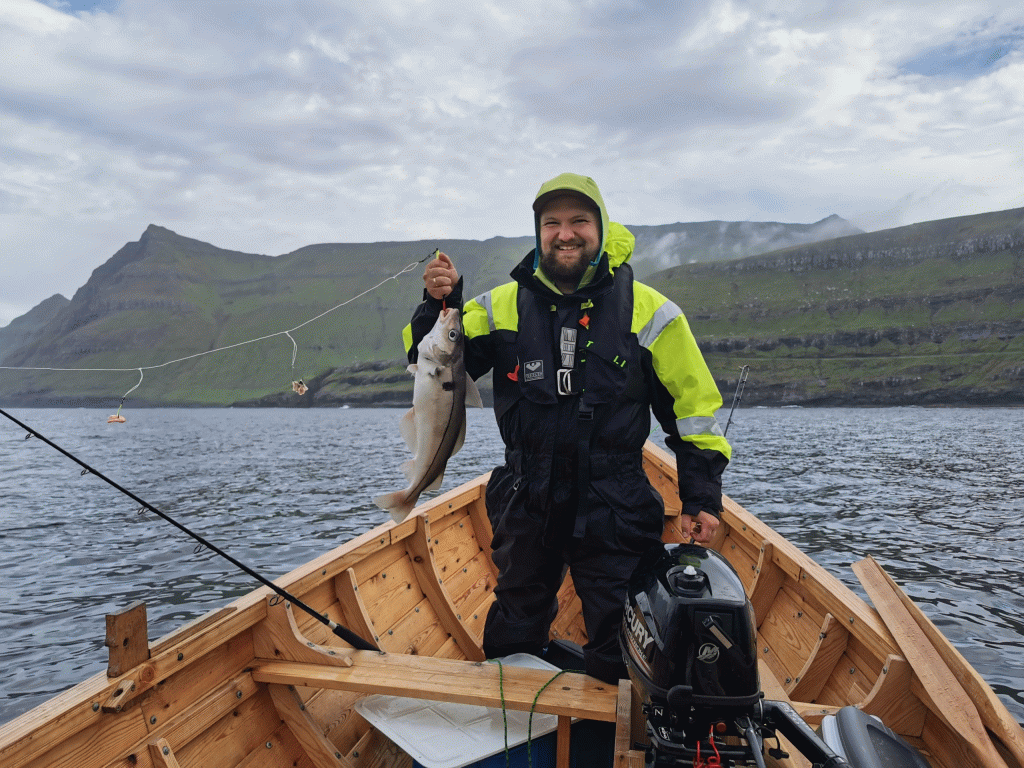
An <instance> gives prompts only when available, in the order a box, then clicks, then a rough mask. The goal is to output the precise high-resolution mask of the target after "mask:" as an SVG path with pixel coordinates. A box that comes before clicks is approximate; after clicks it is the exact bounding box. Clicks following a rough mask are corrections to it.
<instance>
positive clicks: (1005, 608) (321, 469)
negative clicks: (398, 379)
mask: <svg viewBox="0 0 1024 768" xmlns="http://www.w3.org/2000/svg"><path fill="white" fill-rule="evenodd" d="M13 414H14V415H15V416H16V417H17V418H19V419H21V420H22V421H24V422H26V423H27V424H29V425H31V426H32V427H33V428H35V429H37V430H39V431H40V432H41V433H42V434H44V435H46V436H47V437H48V438H50V439H51V440H53V441H54V442H56V443H58V444H60V445H61V446H62V447H64V448H65V449H66V450H68V451H70V452H72V453H74V454H76V455H78V456H79V457H80V458H82V459H83V460H84V461H86V462H87V463H89V464H91V465H92V466H94V467H95V468H96V469H97V470H99V471H101V472H103V473H104V474H107V475H108V476H109V477H111V478H112V479H113V480H115V481H117V482H118V483H120V484H121V485H123V486H125V487H127V488H128V489H129V490H131V491H133V492H134V493H135V494H136V495H138V496H140V497H141V498H143V499H145V500H146V501H148V502H149V503H151V504H153V505H154V506H156V507H157V508H159V509H161V510H163V511H164V512H166V513H167V514H169V515H171V516H172V517H175V518H176V519H178V520H179V521H180V522H182V523H184V524H185V525H187V526H189V527H191V528H192V529H194V530H195V531H197V532H198V533H200V534H201V535H203V536H205V537H206V538H208V539H209V540H211V541H212V542H214V543H216V544H217V545H219V546H221V547H223V548H224V549H226V550H227V551H228V552H230V553H231V554H232V555H234V556H235V557H236V558H238V559H239V560H241V561H243V562H245V563H247V564H248V565H250V566H251V567H253V568H254V569H256V570H257V571H259V572H261V573H262V574H263V575H265V576H267V577H268V578H276V577H277V576H280V575H282V574H284V573H287V572H288V571H290V570H292V569H293V568H295V567H297V566H299V565H301V564H302V563H304V562H306V561H307V560H309V559H311V558H313V557H314V556H316V555H319V554H321V553H323V552H324V551H326V550H328V549H330V548H332V547H334V546H336V545H338V544H340V543H342V542H344V541H345V540H347V539H349V538H351V537H352V536H353V535H354V534H357V533H361V532H363V531H365V530H367V529H369V528H371V527H373V526H374V525H377V524H379V523H381V522H383V521H384V520H385V519H387V514H386V513H384V512H381V511H380V510H378V509H377V508H376V507H375V506H374V505H373V503H372V502H371V498H372V497H373V496H374V495H376V494H378V493H381V492H383V491H388V490H394V489H397V488H399V487H402V486H404V482H403V481H402V479H401V474H400V472H399V470H398V465H399V464H400V463H401V462H402V461H403V460H405V458H407V451H406V449H405V446H404V444H403V443H402V441H401V439H400V438H399V437H398V429H397V425H398V419H399V418H400V416H401V414H402V410H399V409H367V410H362V409H337V410H326V409H315V410H274V409H268V410H249V409H245V410H232V409H222V410H178V409H157V410H132V409H128V410H127V411H126V412H125V415H126V416H127V418H128V422H127V423H126V424H122V425H107V424H106V417H107V412H105V411H97V410H27V409H25V410H22V409H19V410H16V411H14V412H13ZM724 416H725V414H724V413H723V414H722V417H723V423H724ZM659 434H660V433H659ZM1022 434H1024V410H1013V409H942V410H939V409H920V408H893V409H877V410H870V409H865V410H861V409H856V410H855V409H786V408H784V409H758V408H755V409H744V410H740V411H737V413H736V415H735V416H734V418H733V423H732V426H731V427H730V429H729V437H730V439H731V440H732V443H733V446H734V456H733V462H732V464H731V465H730V467H729V469H728V470H727V474H726V481H725V491H726V493H727V494H729V495H730V496H732V497H733V498H734V499H735V500H736V501H738V502H739V503H740V504H742V505H743V506H745V507H746V508H747V509H749V510H750V511H752V512H754V513H755V514H757V515H758V516H760V517H761V518H762V519H764V520H766V521H767V522H768V523H770V524H771V525H772V526H774V527H775V528H776V529H777V530H778V531H779V532H780V533H782V534H784V535H785V536H787V537H788V538H789V539H790V540H791V541H793V542H794V543H795V544H796V545H798V546H800V547H801V548H802V549H803V550H804V551H806V552H808V553H809V554H810V555H811V556H812V557H814V558H815V559H816V560H818V562H820V563H822V564H823V565H825V566H826V567H827V568H829V569H830V570H831V571H832V572H833V573H835V574H836V575H837V576H838V577H839V578H840V579H841V580H842V581H843V582H845V583H846V584H847V585H849V586H850V587H851V588H853V589H854V590H855V591H856V592H858V593H859V594H861V595H862V596H863V595H864V593H863V590H862V589H861V588H860V586H859V584H858V582H857V579H856V577H855V576H854V575H853V573H852V571H851V570H850V568H849V565H850V564H851V563H853V562H855V561H857V560H860V559H861V558H863V557H864V556H866V555H869V554H870V555H873V556H874V557H875V558H876V559H877V560H878V561H879V562H881V563H882V565H883V566H884V567H885V568H886V570H887V571H888V572H889V573H890V574H891V575H892V576H893V578H895V579H896V581H897V582H899V583H900V584H901V585H902V586H903V588H904V589H905V590H906V591H907V592H908V593H909V594H910V595H911V596H912V597H913V598H914V599H915V600H916V601H917V602H918V603H919V604H920V605H921V606H922V607H923V608H924V610H925V612H926V613H928V614H929V616H930V617H931V618H932V620H933V621H934V622H935V623H936V624H938V626H939V627H940V628H941V629H942V630H943V631H944V632H945V634H946V635H947V636H948V637H949V638H950V639H951V640H952V641H953V642H954V644H956V645H957V647H958V648H959V649H960V650H961V652H962V653H963V654H964V655H965V656H966V657H967V659H968V660H969V661H970V662H971V663H972V664H973V665H974V666H975V668H977V669H978V670H979V671H980V672H981V673H982V675H983V676H984V677H985V678H986V679H987V680H988V681H989V682H990V683H991V684H992V686H993V687H994V688H995V689H996V691H997V692H998V693H999V694H1000V696H1001V698H1002V699H1003V701H1004V702H1005V703H1006V705H1007V706H1008V707H1009V709H1010V711H1011V712H1012V713H1013V714H1014V715H1015V716H1016V717H1017V719H1018V720H1022V721H1024V693H1022V691H1024V576H1022V572H1021V569H1022V562H1021V561H1022V554H1024V549H1022V545H1021V542H1022V540H1024V472H1022V471H1021V468H1022V466H1024V439H1022V438H1021V435H1022ZM656 437H657V435H656ZM500 457H501V448H500V445H499V443H498V439H497V430H496V428H495V426H494V419H493V416H492V415H491V413H490V411H479V410H473V411H472V412H471V413H470V427H469V435H468V438H467V442H466V447H465V448H464V449H463V451H462V452H461V453H459V454H458V455H457V456H456V457H455V459H454V460H453V462H452V464H451V466H450V467H449V472H448V475H447V477H446V478H445V483H444V490H448V489H450V488H453V487H455V485H457V484H458V483H461V482H464V481H466V480H469V479H471V478H473V477H475V476H477V475H478V474H480V473H482V472H485V471H487V470H489V469H491V468H492V467H493V466H494V465H495V464H496V463H497V462H499V461H500ZM193 547H194V543H193V542H191V541H190V540H188V539H187V538H186V537H185V536H184V534H181V533H180V532H178V531H177V530H176V529H174V528H173V527H172V526H170V525H169V524H167V523H166V522H164V521H162V520H160V519H159V518H157V517H155V516H154V515H151V514H146V515H140V514H138V513H137V505H136V504H135V503H134V502H132V501H131V500H130V499H128V498H126V497H124V496H122V495H121V494H119V493H118V492H117V491H115V490H114V489H113V488H111V487H110V486H108V485H106V484H105V483H103V482H102V481H100V480H99V479H98V478H96V477H94V476H91V475H86V476H82V475H81V474H80V469H79V467H78V466H77V465H76V464H74V463H73V462H71V461H70V460H69V459H67V458H65V457H63V456H61V455H60V454H59V453H57V452H56V451H54V450H53V449H52V448H50V447H49V446H47V445H45V444H44V443H42V442H41V441H39V440H36V439H30V440H26V439H25V434H24V432H23V431H22V430H20V429H19V428H18V427H17V426H16V425H14V424H13V423H11V422H9V421H8V420H6V419H4V418H2V417H0V722H6V721H7V720H9V719H11V718H13V717H15V716H16V715H18V714H20V713H22V712H25V711H27V710H28V709H30V708H32V707H33V706H35V705H37V704H40V703H42V702H43V701H45V700H46V699H48V698H50V697H51V696H53V695H54V694H56V693H58V692H60V691H62V690H65V689H66V688H68V687H70V686H71V685H73V684H75V683H77V682H79V681H81V680H83V679H85V678H86V677H88V676H91V675H93V674H95V673H97V672H100V671H102V670H104V669H105V668H106V649H105V648H104V647H103V639H104V634H105V624H104V615H105V614H107V613H113V612H116V611H119V610H122V609H124V608H125V607H127V606H128V605H130V604H131V603H133V602H134V601H136V600H143V601H145V602H146V604H147V610H148V613H149V621H150V638H151V639H154V640H155V639H156V638H158V637H160V636H162V635H164V634H166V633H168V632H169V631H171V630H172V629H174V628H175V627H176V626H178V625H179V624H181V623H183V622H185V621H188V620H190V619H192V618H195V617H196V616H199V615H201V614H203V613H205V612H206V611H209V610H212V609H214V608H216V607H219V606H221V605H222V604H224V603H226V602H228V601H230V600H232V599H234V598H235V597H237V596H239V595H241V594H244V593H246V592H248V591H250V590H251V589H253V588H254V587H256V586H258V585H257V584H256V583H254V582H253V581H252V580H251V579H250V578H249V577H248V576H246V575H245V574H243V573H239V572H237V571H235V570H234V568H233V566H232V565H231V564H230V563H228V562H227V561H225V560H222V559H221V558H219V557H217V556H216V555H214V554H212V553H210V552H203V553H200V554H198V555H197V554H194V553H193Z"/></svg>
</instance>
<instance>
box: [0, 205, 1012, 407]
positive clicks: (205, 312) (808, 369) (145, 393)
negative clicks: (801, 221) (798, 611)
mask: <svg viewBox="0 0 1024 768" xmlns="http://www.w3.org/2000/svg"><path fill="white" fill-rule="evenodd" d="M1022 217H1024V209H1022V210H1015V211H1003V212H999V213H991V214H983V215H979V216H970V217H962V218H958V219H946V220H942V221H938V222H927V223H925V224H916V225H913V226H910V227H901V228H899V229H893V230H886V231H884V232H875V233H869V234H865V233H859V234H852V235H851V234H848V233H849V232H851V231H854V230H853V228H852V227H850V226H849V225H848V224H847V223H846V222H843V221H842V220H841V219H838V217H829V218H828V219H825V220H823V221H822V222H817V223H816V224H812V225H782V224H774V223H771V222H767V223H765V222H762V223H751V222H742V223H729V222H703V223H698V224H677V225H665V226H663V227H631V229H632V230H633V231H634V232H635V233H636V235H637V252H636V255H635V256H634V261H635V263H636V266H637V270H638V272H641V273H642V272H644V271H646V270H648V269H650V268H652V267H654V266H657V265H659V264H662V263H665V260H668V263H674V264H676V265H677V266H674V267H672V268H671V269H668V270H664V271H660V272H655V273H653V274H651V275H650V276H649V277H648V278H647V282H650V283H651V284H652V285H654V286H655V287H657V288H658V289H659V290H662V291H663V292H664V293H665V294H666V295H667V296H669V297H670V298H672V299H673V300H674V301H675V302H676V303H677V304H679V305H680V306H681V307H682V308H683V310H684V312H686V314H687V316H688V318H689V320H690V323H691V326H692V327H693V329H694V333H695V334H696V335H697V337H698V339H699V341H700V343H701V345H702V348H703V349H704V351H705V355H706V356H707V359H708V362H709V365H710V366H711V369H712V372H713V373H714V374H715V375H716V377H717V378H718V379H719V382H720V386H721V387H722V390H723V395H724V397H725V400H726V403H727V404H728V402H729V401H730V399H731V397H732V391H733V387H734V386H735V380H736V374H737V372H738V370H739V368H740V366H741V365H749V366H750V380H749V383H748V385H747V389H746V394H745V397H744V404H755V403H793V404H824V403H856V404H875V403H877V404H881V403H897V402H899V403H903V402H908V403H953V402H972V403H1002V402H1020V400H1021V397H1022V382H1024V365H1022V362H1021V358H1022V355H1021V349H1020V343H1019V342H1018V338H1019V336H1020V330H1021V328H1022V326H1024V313H1022V309H1021V306H1022V305H1021V304H1020V303H1019V302H1018V298H1019V296H1020V293H1021V271H1020V267H1021V265H1020V263H1019V262H1020V258H1021V253H1022V247H1024V246H1022V243H1024V234H1022V230H1024V224H1022ZM836 233H840V234H843V233H846V236H843V237H833V238H832V239H829V240H825V241H821V242H818V243H815V244H806V243H807V239H808V238H811V237H815V236H827V235H830V234H833V235H834V234H836ZM780 243H804V244H802V245H795V246H793V247H789V248H786V249H784V250H775V251H772V252H771V253H766V254H762V255H757V256H751V255H747V256H746V257H745V258H741V259H733V260H729V261H706V260H707V259H712V258H715V257H716V256H718V257H720V256H723V255H729V254H733V253H737V252H739V253H742V254H750V253H757V252H758V251H759V250H760V249H761V248H764V247H768V246H770V245H771V244H775V245H778V244H780ZM684 245H685V247H684ZM436 247H439V248H441V249H442V250H444V251H445V252H446V253H449V254H450V255H452V257H453V258H454V259H455V260H456V263H457V265H458V267H459V269H460V272H461V273H462V274H463V276H464V277H465V279H466V283H467V285H466V294H467V295H468V296H472V295H476V294H477V293H480V292H482V291H484V290H486V289H487V288H489V287H491V286H493V285H495V284H497V283H499V282H503V281H504V280H506V279H507V275H508V272H509V270H510V269H511V267H512V266H513V265H514V263H515V262H516V261H518V260H519V259H520V258H521V257H522V255H523V254H524V253H526V252H527V251H528V250H529V248H530V247H532V238H527V237H524V238H492V239H490V240H486V241H482V242H481V241H468V240H449V241H437V242H434V241H417V242H391V243H369V244H323V245H311V246H307V247H305V248H301V249H299V250H297V251H294V252H293V253H289V254H285V255H282V256H276V257H272V256H265V255H258V254H246V253H238V252H234V251H227V250H223V249H220V248H216V247H215V246H212V245H209V244H206V243H202V242H199V241H197V240H192V239H189V238H185V237H181V236H180V235H177V234H175V233H173V232H171V231H170V230H167V229H163V228H161V227H157V226H150V227H149V228H148V229H147V230H146V231H145V233H143V235H142V237H141V238H140V239H139V241H138V242H134V243H128V244H127V245H125V246H124V247H123V248H122V249H121V250H120V251H118V252H117V253H116V254H114V256H113V257H111V258H110V259H109V260H108V261H107V262H106V263H105V264H103V265H101V266H100V267H99V268H97V269H96V270H95V271H94V272H93V274H92V276H91V277H90V279H89V280H88V282H87V283H86V284H85V285H84V286H83V287H82V288H81V289H79V290H78V291H77V292H76V293H75V295H74V297H73V298H72V299H71V301H70V302H67V300H63V301H59V300H57V299H60V298H61V297H55V298H54V299H50V300H48V302H49V303H47V302H44V304H46V305H47V306H46V307H45V308H44V307H43V305H40V307H37V308H35V309H34V310H32V312H30V313H28V314H26V315H25V316H24V317H23V318H18V319H17V320H15V321H14V322H12V323H11V324H10V325H9V326H7V327H6V328H4V329H0V364H2V365H5V366H17V367H22V368H43V367H47V368H75V369H87V370H77V371H73V372H72V371H61V372H53V371H38V370H35V371H34V370H23V371H11V370H0V398H2V399H3V401H4V402H5V403H7V404H9V405H43V404H47V405H54V404H57V405H102V406H103V407H109V408H116V406H117V404H118V403H119V402H120V399H121V397H122V396H123V395H124V394H125V393H126V392H128V391H129V390H130V389H131V388H132V387H135V386H136V385H137V384H138V385H139V386H138V387H137V388H136V389H135V390H134V391H132V392H131V394H130V396H129V398H128V401H127V405H128V406H129V407H130V406H139V405H146V404H181V405H225V404H236V405H246V404H248V405H253V404H259V405H290V406H300V407H301V406H309V405H338V404H342V403H378V404H380V403H391V404H405V403H408V402H409V400H410V398H411V388H412V377H411V376H410V375H409V374H408V373H407V372H406V371H405V367H404V350H403V349H402V345H401V341H400V333H401V328H402V327H403V326H404V325H405V324H406V323H407V322H408V318H409V316H410V315H411V312H412V310H413V308H414V307H415V305H416V304H417V303H418V302H419V300H420V297H421V290H422V283H421V281H420V275H421V274H422V265H421V262H423V261H425V260H426V259H427V258H429V257H430V254H431V253H432V251H433V249H434V248H436ZM687 248H689V250H687ZM688 262H700V263H688ZM390 278H394V279H390ZM375 286H376V287H375ZM314 318H315V319H314ZM286 332H287V333H286ZM293 356H294V364H293ZM100 368H102V369H119V370H113V371H104V372H96V371H94V370H90V369H100ZM140 369H142V370H140ZM299 379H301V380H303V381H304V382H305V383H306V385H307V386H308V387H309V392H307V393H306V394H305V395H302V396H299V395H297V394H295V393H294V392H292V382H293V381H296V380H299ZM140 380H141V383H140Z"/></svg>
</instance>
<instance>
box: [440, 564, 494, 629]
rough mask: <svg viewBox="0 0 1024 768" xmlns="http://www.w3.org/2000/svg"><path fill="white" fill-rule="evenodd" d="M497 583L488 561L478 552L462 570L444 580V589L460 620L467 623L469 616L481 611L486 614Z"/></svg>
mask: <svg viewBox="0 0 1024 768" xmlns="http://www.w3.org/2000/svg"><path fill="white" fill-rule="evenodd" d="M497 583H498V580H497V577H495V575H494V571H493V569H492V567H491V565H490V560H489V559H488V557H487V555H485V554H484V553H483V552H482V551H480V552H477V554H476V557H474V558H473V559H472V560H470V561H469V562H468V563H466V565H465V566H464V567H463V568H462V569H460V570H457V571H456V572H455V573H453V574H452V575H451V576H449V577H448V578H447V579H445V580H444V588H445V590H447V592H448V594H449V595H450V596H451V598H452V602H453V603H454V604H455V607H456V608H457V609H458V611H459V613H461V614H462V620H463V621H469V619H467V618H466V617H467V616H468V615H469V614H472V613H473V612H479V611H481V610H483V612H484V613H486V612H487V607H488V606H490V604H491V601H492V600H493V599H494V587H495V586H496V585H497ZM476 618H479V617H476Z"/></svg>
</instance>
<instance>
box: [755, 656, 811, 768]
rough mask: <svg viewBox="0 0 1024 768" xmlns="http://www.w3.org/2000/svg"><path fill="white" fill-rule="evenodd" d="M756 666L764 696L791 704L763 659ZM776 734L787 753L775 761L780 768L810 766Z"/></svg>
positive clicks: (782, 737) (784, 739)
mask: <svg viewBox="0 0 1024 768" xmlns="http://www.w3.org/2000/svg"><path fill="white" fill-rule="evenodd" d="M757 667H758V669H757V672H758V677H759V678H760V680H761V690H762V691H764V696H765V698H766V699H768V700H770V701H784V702H786V703H790V704H791V703H792V702H790V699H789V695H788V694H787V693H786V689H785V688H784V687H783V685H782V683H781V682H779V679H778V678H777V677H775V674H774V673H773V672H772V671H771V669H769V668H768V665H767V664H765V663H764V661H763V659H762V660H759V662H758V665H757ZM794 706H795V705H794ZM778 736H779V742H780V744H781V746H782V748H783V749H784V750H785V751H786V752H788V753H789V757H788V758H785V759H780V760H778V761H776V762H777V765H778V766H780V768H783V766H784V767H785V768H811V761H810V760H808V759H807V758H806V757H804V756H803V755H802V754H801V753H800V752H799V751H798V750H797V749H796V748H795V747H794V746H793V745H792V744H791V743H790V741H789V740H788V739H787V738H786V737H785V736H783V735H782V734H779V735H778Z"/></svg>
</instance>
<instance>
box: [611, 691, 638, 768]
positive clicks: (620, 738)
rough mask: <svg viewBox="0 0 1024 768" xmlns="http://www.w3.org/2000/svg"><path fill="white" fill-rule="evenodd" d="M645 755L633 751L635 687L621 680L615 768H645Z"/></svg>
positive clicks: (616, 717)
mask: <svg viewBox="0 0 1024 768" xmlns="http://www.w3.org/2000/svg"><path fill="white" fill-rule="evenodd" d="M644 757H645V756H644V753H643V752H641V751H639V750H636V749H633V686H632V684H631V683H630V682H629V680H619V690H618V692H617V695H616V697H615V762H614V766H615V768H644V762H645V760H644Z"/></svg>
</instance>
